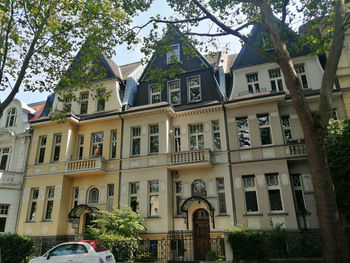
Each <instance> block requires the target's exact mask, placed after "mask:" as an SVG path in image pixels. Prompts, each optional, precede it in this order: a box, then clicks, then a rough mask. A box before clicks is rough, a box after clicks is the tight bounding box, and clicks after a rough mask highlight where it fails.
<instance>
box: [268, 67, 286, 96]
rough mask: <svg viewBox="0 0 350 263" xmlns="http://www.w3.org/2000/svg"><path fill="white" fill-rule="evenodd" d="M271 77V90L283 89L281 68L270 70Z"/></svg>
mask: <svg viewBox="0 0 350 263" xmlns="http://www.w3.org/2000/svg"><path fill="white" fill-rule="evenodd" d="M269 77H270V83H271V91H272V92H277V91H283V82H282V75H281V70H280V69H279V68H277V69H272V70H269Z"/></svg>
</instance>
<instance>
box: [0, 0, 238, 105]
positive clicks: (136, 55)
mask: <svg viewBox="0 0 350 263" xmlns="http://www.w3.org/2000/svg"><path fill="white" fill-rule="evenodd" d="M159 13H160V14H161V15H162V16H167V17H168V16H176V14H175V13H174V12H173V11H172V10H171V8H170V7H169V6H168V5H167V4H166V1H165V0H155V1H154V3H153V4H152V6H151V8H150V9H149V10H148V11H147V12H144V13H142V14H140V15H139V16H138V17H136V18H135V20H134V25H142V24H144V23H146V22H147V21H148V19H149V17H151V16H155V15H156V14H159ZM210 26H211V23H210V22H204V23H202V24H201V25H200V28H199V30H202V32H208V28H210ZM212 32H213V31H212ZM147 33H148V30H147V29H146V30H143V31H142V35H146V34H147ZM226 44H229V45H228V46H229V53H238V52H239V50H240V44H239V41H238V40H237V39H236V38H234V37H232V36H228V37H224V38H220V42H218V46H219V48H221V49H224V47H225V45H226ZM141 45H142V44H140V45H138V46H136V47H135V48H133V49H132V50H128V49H127V48H126V45H121V46H118V47H116V52H117V54H116V55H115V56H114V57H113V60H114V62H115V63H116V64H117V65H125V64H129V63H133V62H137V61H140V60H141V58H142V53H141V52H140V47H141ZM49 94H50V93H49V92H43V93H40V92H34V93H33V92H23V89H22V90H21V91H20V92H19V93H18V94H17V95H16V98H18V99H20V100H22V101H24V102H25V103H27V104H29V103H34V102H38V101H44V100H46V97H47V96H48V95H49ZM3 95H6V92H5V94H3Z"/></svg>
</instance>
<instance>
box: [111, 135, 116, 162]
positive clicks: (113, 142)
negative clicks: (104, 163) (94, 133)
mask: <svg viewBox="0 0 350 263" xmlns="http://www.w3.org/2000/svg"><path fill="white" fill-rule="evenodd" d="M116 157H117V131H115V130H114V131H111V158H112V159H115V158H116Z"/></svg>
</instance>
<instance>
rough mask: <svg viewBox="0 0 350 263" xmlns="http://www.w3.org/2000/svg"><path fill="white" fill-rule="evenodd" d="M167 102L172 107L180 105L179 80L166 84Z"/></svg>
mask: <svg viewBox="0 0 350 263" xmlns="http://www.w3.org/2000/svg"><path fill="white" fill-rule="evenodd" d="M168 89H169V102H170V104H172V105H178V104H180V103H181V99H180V98H181V97H180V80H173V81H169V82H168Z"/></svg>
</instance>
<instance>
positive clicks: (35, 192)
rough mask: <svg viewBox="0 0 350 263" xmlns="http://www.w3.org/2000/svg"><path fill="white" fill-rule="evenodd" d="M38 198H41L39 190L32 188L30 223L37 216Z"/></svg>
mask: <svg viewBox="0 0 350 263" xmlns="http://www.w3.org/2000/svg"><path fill="white" fill-rule="evenodd" d="M38 198H39V188H32V189H31V195H30V202H29V214H28V221H34V220H35V214H36V209H37V205H38V203H37V202H38Z"/></svg>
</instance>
